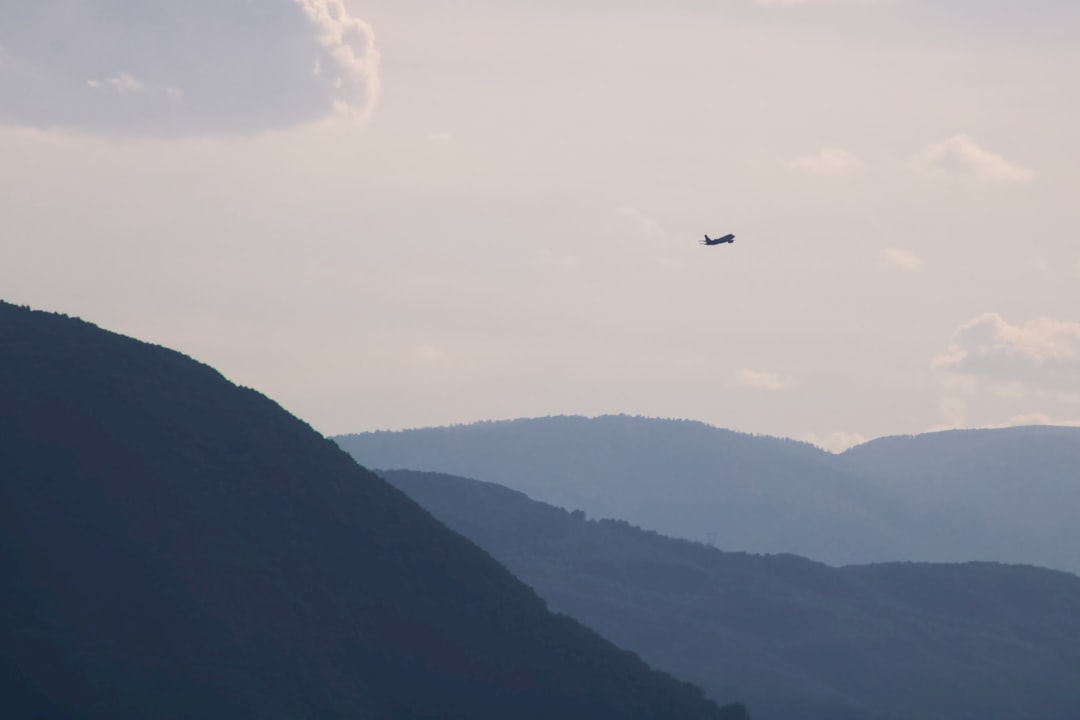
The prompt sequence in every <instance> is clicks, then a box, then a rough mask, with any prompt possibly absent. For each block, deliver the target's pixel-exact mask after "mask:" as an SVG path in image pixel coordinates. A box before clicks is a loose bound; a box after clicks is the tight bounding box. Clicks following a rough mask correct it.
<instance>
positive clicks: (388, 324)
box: [0, 0, 1080, 450]
mask: <svg viewBox="0 0 1080 720" xmlns="http://www.w3.org/2000/svg"><path fill="white" fill-rule="evenodd" d="M1076 27H1080V4H1077V3H1075V2H1073V1H1072V0H1023V1H1021V0H977V1H976V0H712V1H708V0H664V1H661V0H636V1H631V0H576V1H575V2H568V1H566V0H546V1H541V0H500V1H499V2H495V1H494V0H458V1H456V2H453V3H449V2H436V1H435V0H371V1H369V2H360V1H359V0H259V1H258V2H256V1H255V0H188V1H187V2H185V3H175V2H163V1H156V2H148V1H147V0H41V1H40V2H35V3H4V4H3V5H0V223H2V224H0V228H2V230H0V298H3V299H5V300H7V301H9V302H15V303H19V304H28V305H31V306H33V307H35V308H39V309H44V310H51V311H57V312H64V313H67V314H69V315H76V316H80V317H83V318H85V319H87V320H90V321H91V322H94V323H96V324H98V325H100V326H102V327H105V328H107V329H110V330H114V331H117V332H121V333H124V334H128V335H132V336H135V337H138V338H140V339H143V340H147V341H151V342H155V343H159V344H162V345H166V346H169V347H172V348H175V349H178V350H180V351H182V352H184V353H186V354H188V355H191V356H192V357H194V358H196V359H199V360H201V361H203V362H206V363H208V364H211V365H213V366H215V367H216V368H218V369H219V370H220V371H221V372H222V373H224V374H225V375H226V376H227V377H228V378H230V379H231V380H233V381H234V382H237V383H239V384H242V385H246V386H249V387H254V388H256V389H258V390H260V391H262V392H263V393H265V394H267V395H269V396H270V397H272V398H274V399H275V400H277V401H278V402H279V403H281V404H282V405H283V406H284V407H285V408H286V409H288V410H290V411H291V412H293V413H295V414H297V415H299V416H300V417H301V418H303V419H305V420H306V421H307V422H309V423H310V424H311V425H312V426H314V427H315V428H316V429H317V430H319V431H321V432H323V433H326V434H338V433H349V432H362V431H367V430H377V429H400V428H409V427H422V426H430V425H445V424H452V423H467V422H473V421H477V420H485V419H503V418H515V417H535V416H545V415H559V414H583V415H599V414H606V413H628V414H634V415H646V416H654V417H670V418H689V419H695V420H702V421H705V422H708V423H711V424H714V425H717V426H720V427H726V428H730V429H733V430H738V431H744V432H753V433H760V434H769V435H778V436H785V437H793V438H797V439H803V440H808V441H811V442H814V443H816V444H818V445H821V446H823V447H826V448H828V449H832V450H839V449H843V448H844V447H847V446H849V445H851V444H854V443H857V442H859V441H861V440H867V439H870V438H874V437H878V436H882V435H891V434H907V433H919V432H925V431H929V430H938V429H943V428H954V427H989V426H1006V425H1017V424H1031V423H1051V424H1077V423H1080V203H1078V202H1077V198H1078V197H1080V142H1077V130H1076V128H1080V45H1077V43H1076V42H1075V28H1076ZM729 232H731V233H735V234H736V241H735V243H734V244H732V245H723V246H718V247H703V246H702V245H700V244H699V241H700V239H701V238H702V236H703V235H704V234H706V233H707V234H709V235H711V236H717V235H723V234H725V233H729Z"/></svg>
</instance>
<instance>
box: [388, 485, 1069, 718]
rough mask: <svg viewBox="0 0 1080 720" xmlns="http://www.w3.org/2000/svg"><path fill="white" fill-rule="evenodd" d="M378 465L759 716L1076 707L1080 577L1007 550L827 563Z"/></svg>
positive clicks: (565, 598)
mask: <svg viewBox="0 0 1080 720" xmlns="http://www.w3.org/2000/svg"><path fill="white" fill-rule="evenodd" d="M385 476H386V477H387V479H389V480H390V482H392V483H393V484H394V485H396V486H397V487H399V488H401V489H402V490H404V491H405V492H406V493H408V494H409V495H410V496H411V497H412V498H413V499H415V500H416V501H417V502H419V503H420V504H421V505H422V506H424V507H425V508H426V509H428V510H429V511H430V512H431V513H432V514H433V515H435V517H437V518H439V519H440V520H442V521H443V522H445V523H446V524H447V525H448V526H449V527H451V528H453V529H454V530H457V531H458V532H460V533H462V534H463V535H465V536H466V537H468V538H470V539H472V540H473V541H475V542H476V543H477V544H478V545H480V546H481V547H483V548H484V549H486V550H487V551H488V552H490V553H491V554H492V555H493V556H494V557H495V558H496V559H497V560H499V561H500V562H502V563H503V564H504V565H505V566H506V567H508V568H509V569H510V570H512V571H513V572H514V573H515V574H516V575H517V576H518V577H520V578H521V579H522V580H524V581H526V582H527V583H529V584H530V585H531V586H532V587H534V588H535V589H536V590H537V591H538V592H539V593H540V594H541V596H543V597H544V598H545V599H546V600H547V601H548V603H549V605H550V606H551V607H552V609H554V610H558V611H561V612H565V613H567V614H568V615H570V616H571V617H574V618H577V619H578V620H580V621H582V622H584V623H586V624H587V625H589V626H590V627H593V628H595V629H597V630H598V631H600V632H601V633H602V634H603V635H604V636H606V637H607V638H608V639H610V640H612V641H613V642H615V643H617V644H619V645H621V646H623V647H626V648H629V649H631V650H634V651H636V652H638V653H639V654H640V655H641V656H642V657H643V658H644V659H645V660H646V661H648V662H650V663H653V664H654V665H655V666H657V667H659V668H662V669H665V670H668V671H670V672H672V673H675V674H676V675H678V676H679V677H685V678H687V679H689V680H691V681H693V682H697V683H699V684H700V685H702V687H704V688H706V690H707V691H708V692H709V693H710V694H712V696H713V697H719V698H726V697H739V698H743V699H744V700H746V702H747V703H748V704H749V705H750V707H752V708H753V709H754V719H755V720H789V719H790V720H795V719H796V718H798V720H1076V718H1080V682H1078V679H1080V577H1077V576H1075V575H1072V574H1070V573H1065V572H1058V571H1052V570H1045V569H1041V568H1035V567H1030V566H1019V565H1003V564H997V563H966V564H956V565H934V564H920V563H889V564H878V565H865V566H849V567H844V568H832V567H829V566H827V565H824V564H820V563H816V562H812V561H809V560H806V559H803V558H800V557H795V556H792V555H771V556H758V555H748V554H743V553H726V552H721V551H719V550H716V549H715V548H711V547H708V546H706V545H703V544H699V543H692V542H688V541H683V540H674V539H671V538H667V537H663V536H661V535H657V534H656V533H652V532H646V531H643V530H640V529H637V528H635V527H633V526H631V525H629V524H628V523H626V522H623V521H613V520H600V521H590V520H587V519H586V518H585V516H584V513H581V512H580V511H575V512H568V511H566V510H563V509H560V508H556V507H553V506H551V505H547V504H544V503H540V502H536V501H533V500H530V499H529V498H528V497H526V496H525V495H524V494H522V493H519V492H517V491H514V490H510V489H508V488H505V487H502V486H500V485H495V484H491V483H482V482H479V481H475V480H468V479H464V478H459V477H453V476H447V475H440V474H434V473H421V472H414V471H391V472H386V473H385Z"/></svg>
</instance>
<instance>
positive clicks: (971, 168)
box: [914, 135, 1035, 183]
mask: <svg viewBox="0 0 1080 720" xmlns="http://www.w3.org/2000/svg"><path fill="white" fill-rule="evenodd" d="M914 164H915V167H916V168H917V169H919V170H922V171H924V172H929V173H933V174H937V175H952V176H957V177H966V178H969V179H973V180H977V181H979V182H999V183H1022V182H1029V181H1031V180H1033V179H1034V177H1035V174H1034V173H1033V172H1032V171H1031V170H1028V169H1026V168H1022V167H1020V166H1018V165H1014V164H1013V163H1010V162H1009V161H1008V160H1006V159H1005V158H1003V157H1002V156H1001V155H998V154H996V153H993V152H990V151H989V150H985V149H983V148H982V147H980V146H979V145H978V144H977V143H976V142H975V141H974V140H972V139H971V138H970V137H968V136H967V135H956V136H955V137H952V138H949V139H948V140H946V141H944V142H941V143H936V144H934V145H930V146H928V147H927V148H926V149H925V150H923V151H922V153H920V154H919V155H918V157H916V158H915V161H914Z"/></svg>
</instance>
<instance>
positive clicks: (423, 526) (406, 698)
mask: <svg viewBox="0 0 1080 720" xmlns="http://www.w3.org/2000/svg"><path fill="white" fill-rule="evenodd" d="M0 573H2V575H3V577H4V583H3V585H2V586H0V618H2V619H3V622H2V623H0V683H3V684H4V686H5V687H6V688H7V690H8V691H10V692H8V693H6V694H5V699H4V700H2V701H0V703H7V702H10V703H11V705H5V706H4V707H5V708H6V710H5V714H6V711H11V712H20V713H26V714H27V715H28V716H31V717H33V716H37V715H41V714H45V715H46V716H56V715H57V714H59V715H61V716H70V717H80V718H85V719H86V720H91V719H92V720H97V718H105V717H108V718H110V719H112V718H131V719H132V720H136V719H139V720H141V719H142V718H146V717H155V718H162V719H163V720H168V719H169V718H177V719H178V720H179V719H180V718H191V717H202V718H208V719H212V718H226V717H227V718H230V720H237V719H242V718H249V717H250V718H260V719H261V720H274V719H276V718H281V719H282V720H284V719H285V718H295V717H313V718H314V717H319V718H344V717H365V718H370V719H371V720H380V719H382V718H386V719H388V720H389V719H390V718H393V719H394V720H451V719H452V718H453V719H457V718H461V717H471V718H492V719H493V720H494V718H501V717H507V716H510V717H521V718H537V719H538V720H539V718H546V717H553V716H562V717H567V716H574V715H575V714H581V713H583V714H584V715H586V716H590V717H599V718H615V717H619V718H623V717H638V718H641V719H642V720H646V719H648V720H652V719H653V718H655V719H656V720H659V718H668V717H680V718H687V720H699V719H700V720H706V719H710V720H722V719H723V718H732V717H736V718H737V717H739V714H738V713H739V708H737V707H736V708H734V709H732V708H729V709H726V710H721V709H719V708H717V707H716V706H715V705H714V704H712V703H710V702H708V701H706V700H705V699H704V698H703V697H702V695H701V692H700V690H698V689H696V688H693V687H691V686H689V685H688V684H686V683H684V682H682V681H679V680H676V679H674V678H671V677H670V676H668V675H665V674H662V673H659V672H657V671H655V670H652V669H651V668H649V667H648V666H647V665H646V664H645V663H644V662H643V661H641V660H640V658H638V657H637V656H635V655H633V654H632V653H629V652H626V651H623V650H619V649H617V648H615V647H614V646H612V645H611V644H610V643H609V642H608V641H606V640H603V639H602V638H601V637H600V636H599V635H597V634H596V633H595V632H593V631H591V630H589V629H587V628H585V627H584V626H582V625H580V624H579V623H577V622H575V621H572V620H570V619H568V618H565V617H561V616H556V615H553V614H551V613H550V612H549V611H548V610H547V608H546V605H545V603H544V601H543V600H542V599H540V598H539V596H537V595H536V593H535V592H534V591H533V590H532V589H530V588H528V587H527V586H525V585H524V584H522V583H521V582H520V581H518V580H517V579H515V578H513V577H512V576H511V575H510V574H509V573H508V572H507V571H506V570H505V569H504V568H503V567H502V566H501V565H499V563H498V562H497V561H495V560H494V559H493V558H491V556H490V555H489V554H487V553H485V552H483V551H481V550H480V549H478V548H477V547H476V546H475V545H474V544H473V543H472V542H471V541H468V540H466V539H465V538H463V537H461V536H460V535H458V534H456V533H454V532H452V531H450V530H448V529H447V528H445V527H444V526H443V525H442V524H440V523H439V522H437V521H436V520H435V519H434V518H432V517H431V515H430V514H429V513H427V512H426V511H424V510H422V509H421V508H420V507H419V506H417V505H416V504H415V503H414V502H413V501H412V500H410V499H408V498H407V497H406V496H405V495H404V494H403V493H402V492H401V491H399V490H397V489H395V488H393V487H391V486H389V485H388V484H387V483H385V482H384V481H383V480H381V479H380V478H378V477H376V476H375V475H373V474H372V473H370V472H369V471H367V470H366V469H364V468H362V467H360V466H358V465H357V464H356V463H355V461H353V460H352V459H351V458H350V457H349V456H348V455H346V454H345V453H344V452H343V451H341V450H340V449H339V448H338V447H337V446H336V444H334V443H333V442H332V441H330V440H328V439H327V438H324V437H322V436H321V435H319V434H318V433H316V432H314V431H313V430H312V429H311V428H310V426H309V425H307V424H306V423H304V422H303V421H301V420H299V419H297V418H295V417H293V416H291V415H289V414H288V413H286V412H285V411H283V410H282V409H281V408H280V407H279V406H278V405H277V404H276V403H274V402H273V401H272V400H270V399H268V398H266V397H265V396H263V395H261V394H260V393H257V392H256V391H254V390H249V389H244V388H238V387H236V386H234V385H233V384H232V383H230V382H229V381H227V380H226V379H225V378H224V377H223V376H222V375H221V374H220V373H218V372H217V371H215V370H213V369H212V368H210V367H209V366H206V365H203V364H201V363H197V362H195V361H192V360H191V359H190V358H188V357H186V356H184V355H182V354H181V353H177V352H175V351H172V350H168V349H166V348H162V347H159V346H154V345H149V344H145V343H141V342H139V341H137V340H134V339H132V338H127V337H124V336H121V335H117V334H114V333H109V332H108V331H104V330H101V329H99V328H97V327H96V326H94V325H92V324H91V323H88V322H85V321H82V320H77V319H73V318H69V317H67V316H63V315H59V314H50V313H43V312H40V311H31V310H29V309H27V308H19V307H16V306H13V305H9V304H6V303H0ZM34 713H36V714H37V715H34ZM733 713H735V714H733ZM7 716H9V717H17V716H18V715H7Z"/></svg>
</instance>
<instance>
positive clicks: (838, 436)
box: [799, 431, 866, 453]
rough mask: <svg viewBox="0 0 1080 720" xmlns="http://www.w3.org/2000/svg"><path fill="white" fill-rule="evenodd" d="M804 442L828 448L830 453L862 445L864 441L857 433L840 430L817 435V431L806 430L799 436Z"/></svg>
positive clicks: (824, 448)
mask: <svg viewBox="0 0 1080 720" xmlns="http://www.w3.org/2000/svg"><path fill="white" fill-rule="evenodd" d="M799 439H800V440H802V441H804V442H808V443H810V444H811V445H816V446H817V447H819V448H821V449H823V450H828V451H829V452H831V453H841V452H844V451H845V450H847V449H849V448H853V447H855V446H856V445H862V444H863V443H864V442H866V438H864V437H863V436H862V435H860V434H859V433H847V432H842V431H837V432H831V433H829V434H827V435H818V434H817V433H813V432H808V433H803V435H802V436H801V437H800V438H799Z"/></svg>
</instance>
